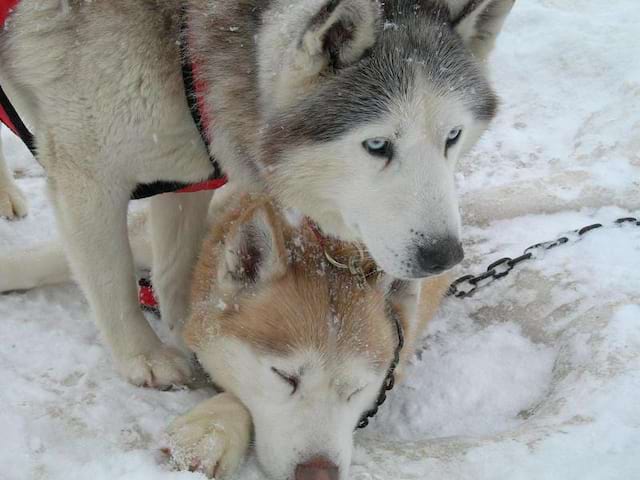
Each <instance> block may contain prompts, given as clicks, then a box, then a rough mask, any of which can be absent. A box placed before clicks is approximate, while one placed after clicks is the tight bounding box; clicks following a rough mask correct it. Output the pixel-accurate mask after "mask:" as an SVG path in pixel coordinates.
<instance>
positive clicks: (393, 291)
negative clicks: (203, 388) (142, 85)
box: [185, 200, 437, 480]
mask: <svg viewBox="0 0 640 480" xmlns="http://www.w3.org/2000/svg"><path fill="white" fill-rule="evenodd" d="M221 224H222V229H219V230H217V231H214V232H213V234H212V235H211V236H210V237H209V238H208V240H207V241H205V243H204V245H203V249H202V253H201V258H200V260H199V262H198V266H197V268H196V272H195V277H194V283H193V298H192V306H193V312H192V315H191V318H190V320H189V322H188V323H187V325H186V328H185V339H186V341H187V344H188V345H189V346H190V347H191V348H192V349H193V350H194V351H195V352H196V354H197V355H198V358H199V360H200V362H201V363H202V365H203V366H204V368H205V369H206V370H207V372H208V373H209V374H210V375H211V377H212V379H213V381H214V382H215V383H216V384H217V385H218V386H219V387H221V388H223V389H224V390H225V391H227V392H229V393H231V394H233V395H234V396H235V397H237V398H238V399H239V400H240V401H241V402H242V403H243V404H244V405H245V407H246V408H247V409H248V411H249V412H250V413H251V416H252V420H253V424H254V429H255V448H256V453H257V457H258V460H259V462H260V464H261V466H262V467H263V469H264V470H265V471H266V472H267V473H268V474H269V476H270V477H272V478H274V479H277V480H285V479H291V480H294V479H295V480H300V479H315V478H323V479H325V478H326V479H327V480H338V479H345V478H346V477H347V474H348V469H349V464H350V460H351V450H352V441H353V439H352V437H353V431H354V428H355V427H356V425H357V423H358V421H359V420H360V418H361V417H362V415H363V413H364V412H366V411H367V410H368V409H370V408H371V407H372V406H373V405H374V404H375V402H376V399H377V397H378V394H379V392H380V389H381V386H382V384H383V381H384V379H385V377H386V374H387V371H388V369H389V366H390V365H391V362H392V360H393V358H394V353H395V351H396V348H397V346H398V332H397V329H396V320H397V321H398V322H400V324H401V327H402V330H403V332H404V335H405V340H406V341H405V348H404V349H403V351H402V357H401V362H400V366H401V365H402V363H403V362H404V359H406V358H407V356H408V355H409V354H410V353H409V352H410V351H411V350H412V345H413V341H412V339H413V338H415V336H416V332H417V329H418V325H419V322H417V321H415V318H416V317H417V316H416V315H415V305H416V302H417V295H418V293H417V291H416V285H417V282H408V281H393V282H391V281H387V280H386V279H387V277H386V276H384V275H383V274H381V273H379V272H378V271H377V270H376V269H375V264H374V263H373V262H371V261H368V260H366V261H365V262H364V263H363V270H364V273H365V274H366V275H367V277H366V286H365V287H363V286H362V283H359V282H358V279H357V278H356V277H354V276H353V275H352V274H351V273H350V272H349V271H348V270H343V269H340V268H337V267H335V266H333V265H332V264H331V263H330V262H328V261H327V259H326V257H325V255H324V251H325V250H326V251H328V252H330V254H331V255H332V256H333V257H334V258H335V259H336V260H339V261H344V262H346V261H347V259H348V258H350V257H351V255H357V254H358V253H357V252H358V250H357V249H353V248H352V247H350V246H345V244H338V243H335V242H332V241H329V240H327V242H326V243H325V244H323V245H322V246H320V245H319V242H318V240H317V239H316V237H315V236H314V234H313V233H312V231H311V230H310V229H309V227H305V226H301V227H298V228H293V227H290V226H285V225H284V222H283V220H282V219H281V217H280V216H279V215H278V214H277V213H276V211H275V210H274V208H273V207H272V206H271V204H270V203H269V202H268V201H260V200H258V201H253V200H252V201H249V202H248V203H247V202H245V203H244V204H243V205H242V206H241V208H240V209H238V210H236V211H235V212H232V213H231V214H230V216H227V217H224V219H223V221H222V222H221ZM436 303H437V302H436ZM314 475H315V476H314ZM318 475H320V476H318Z"/></svg>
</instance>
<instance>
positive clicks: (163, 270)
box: [151, 191, 212, 339]
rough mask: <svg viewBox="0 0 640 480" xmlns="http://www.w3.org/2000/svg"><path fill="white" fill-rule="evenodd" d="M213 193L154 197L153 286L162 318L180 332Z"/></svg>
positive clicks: (152, 200)
mask: <svg viewBox="0 0 640 480" xmlns="http://www.w3.org/2000/svg"><path fill="white" fill-rule="evenodd" d="M211 195H212V192H206V191H205V192H197V193H189V194H184V193H179V194H178V193H174V194H166V195H158V196H156V197H154V198H152V199H151V242H152V245H153V249H152V250H153V268H152V269H151V272H152V275H153V288H154V290H155V291H156V294H157V296H158V299H159V302H160V312H161V313H162V320H163V321H165V322H167V324H168V325H169V328H170V329H172V330H173V329H176V330H177V333H178V334H179V333H180V331H181V330H182V328H181V327H182V325H183V324H184V321H185V320H186V318H187V315H188V307H189V288H190V284H191V273H192V271H193V267H194V265H195V262H196V258H197V256H198V251H199V248H200V242H201V240H202V236H203V235H204V232H205V230H206V227H207V209H208V208H209V202H210V200H211ZM180 339H181V337H180Z"/></svg>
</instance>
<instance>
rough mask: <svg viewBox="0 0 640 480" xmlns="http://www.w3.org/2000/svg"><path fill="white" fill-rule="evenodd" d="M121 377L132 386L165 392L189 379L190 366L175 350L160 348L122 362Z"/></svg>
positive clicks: (185, 382) (165, 347)
mask: <svg viewBox="0 0 640 480" xmlns="http://www.w3.org/2000/svg"><path fill="white" fill-rule="evenodd" d="M120 371H121V372H122V375H123V376H124V377H125V378H126V379H127V380H128V381H130V382H131V383H133V384H134V385H138V386H141V387H149V388H157V389H160V390H167V389H170V388H171V387H174V386H178V385H185V384H187V383H188V382H189V380H190V379H191V365H190V364H189V361H188V360H187V359H186V358H185V356H184V355H183V354H182V353H180V352H179V351H178V350H176V349H175V348H171V347H167V346H164V345H163V346H160V347H158V348H157V349H155V350H153V351H152V352H151V353H147V354H142V355H137V356H135V357H132V358H130V359H128V360H127V361H124V362H122V364H121V366H120Z"/></svg>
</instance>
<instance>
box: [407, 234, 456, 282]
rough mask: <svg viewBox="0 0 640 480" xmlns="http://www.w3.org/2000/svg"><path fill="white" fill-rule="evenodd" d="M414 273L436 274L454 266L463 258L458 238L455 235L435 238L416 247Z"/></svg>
mask: <svg viewBox="0 0 640 480" xmlns="http://www.w3.org/2000/svg"><path fill="white" fill-rule="evenodd" d="M414 257H415V258H416V262H415V267H414V272H413V273H414V275H415V276H416V277H425V276H428V275H437V274H439V273H442V272H444V271H446V270H449V269H450V268H452V267H454V266H455V265H457V264H458V263H460V262H461V261H462V259H463V258H464V251H463V249H462V245H461V244H460V240H458V239H457V238H455V237H442V238H437V239H435V240H434V241H431V242H429V243H427V244H423V245H418V246H417V247H416V251H415V255H414Z"/></svg>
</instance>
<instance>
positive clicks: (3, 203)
mask: <svg viewBox="0 0 640 480" xmlns="http://www.w3.org/2000/svg"><path fill="white" fill-rule="evenodd" d="M27 210H28V208H27V201H26V199H25V198H24V195H23V194H22V192H21V191H20V189H19V188H18V187H16V186H14V185H6V186H5V187H4V188H2V189H0V217H2V218H8V219H9V220H12V219H14V218H19V217H24V216H25V215H26V214H27Z"/></svg>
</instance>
